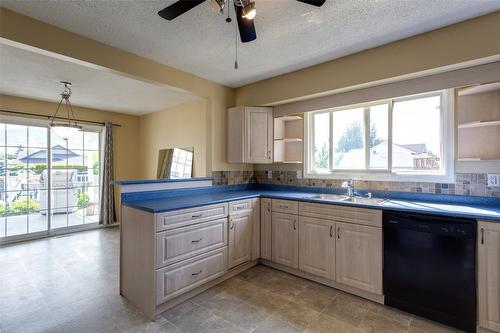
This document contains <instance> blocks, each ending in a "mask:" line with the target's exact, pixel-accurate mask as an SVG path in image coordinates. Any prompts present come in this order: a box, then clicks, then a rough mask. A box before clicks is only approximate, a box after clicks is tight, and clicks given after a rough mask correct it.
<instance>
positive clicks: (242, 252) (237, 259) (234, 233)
mask: <svg viewBox="0 0 500 333" xmlns="http://www.w3.org/2000/svg"><path fill="white" fill-rule="evenodd" d="M251 241H252V212H251V211H247V212H244V213H240V214H237V215H234V216H231V217H229V268H231V267H234V266H237V265H239V264H242V263H244V262H247V261H249V260H250V255H251V244H252V243H251Z"/></svg>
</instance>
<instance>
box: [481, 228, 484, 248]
mask: <svg viewBox="0 0 500 333" xmlns="http://www.w3.org/2000/svg"><path fill="white" fill-rule="evenodd" d="M483 244H484V228H481V245H483Z"/></svg>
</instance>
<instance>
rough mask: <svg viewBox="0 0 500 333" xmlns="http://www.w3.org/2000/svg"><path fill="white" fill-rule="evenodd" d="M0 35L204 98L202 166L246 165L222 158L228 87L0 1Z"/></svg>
mask: <svg viewBox="0 0 500 333" xmlns="http://www.w3.org/2000/svg"><path fill="white" fill-rule="evenodd" d="M0 39H3V40H2V42H6V43H10V44H12V45H16V46H21V47H23V48H28V49H30V50H32V51H34V52H44V53H48V54H49V55H52V56H56V57H59V58H63V59H65V60H68V61H72V62H78V63H80V64H83V65H85V66H91V67H93V68H98V69H99V68H101V69H103V70H112V71H117V72H120V73H122V74H125V75H128V76H130V77H133V78H137V79H140V80H145V81H149V82H155V83H159V84H163V85H167V86H170V87H172V88H173V89H177V90H183V91H188V92H191V93H192V94H195V95H196V96H198V97H200V98H204V99H206V100H207V114H206V119H207V123H206V126H207V130H206V131H207V132H206V133H207V151H206V154H207V156H208V158H207V169H210V170H237V169H239V168H241V167H243V168H248V166H239V165H228V164H227V163H226V162H225V161H226V148H225V147H226V145H225V142H226V123H225V118H226V108H227V107H228V106H232V105H234V89H231V88H227V87H225V86H222V85H219V84H217V83H214V82H211V81H209V80H205V79H203V78H200V77H197V76H195V75H193V74H189V73H186V72H183V71H180V70H177V69H175V68H172V67H169V66H166V65H163V64H160V63H157V62H155V61H152V60H149V59H146V58H143V57H140V56H137V55H135V54H132V53H130V52H126V51H123V50H120V49H118V48H114V47H112V46H109V45H106V44H103V43H100V42H97V41H95V40H92V39H89V38H86V37H83V36H81V35H78V34H74V33H72V32H69V31H66V30H64V29H60V28H58V27H55V26H53V25H50V24H47V23H44V22H41V21H38V20H35V19H32V18H30V17H27V16H24V15H20V14H17V13H15V12H13V11H10V10H8V9H5V8H2V7H0ZM179 125H182V124H179ZM156 159H157V157H155V158H154V160H153V161H151V160H149V159H146V160H144V161H142V162H143V163H146V164H147V165H149V164H150V163H154V164H155V163H156ZM141 169H142V168H141Z"/></svg>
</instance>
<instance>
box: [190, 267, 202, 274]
mask: <svg viewBox="0 0 500 333" xmlns="http://www.w3.org/2000/svg"><path fill="white" fill-rule="evenodd" d="M201 272H202V270H201V269H200V271H199V272H196V273H191V276H197V275H200V274H201Z"/></svg>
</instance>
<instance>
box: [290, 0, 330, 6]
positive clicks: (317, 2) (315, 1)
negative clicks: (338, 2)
mask: <svg viewBox="0 0 500 333" xmlns="http://www.w3.org/2000/svg"><path fill="white" fill-rule="evenodd" d="M297 1H300V2H303V3H307V4H308V5H313V6H316V7H321V6H323V4H324V3H325V2H326V0H297Z"/></svg>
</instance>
